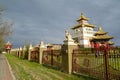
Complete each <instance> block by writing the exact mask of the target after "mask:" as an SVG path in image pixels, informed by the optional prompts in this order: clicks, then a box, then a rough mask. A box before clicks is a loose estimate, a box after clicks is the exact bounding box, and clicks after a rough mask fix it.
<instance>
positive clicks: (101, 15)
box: [0, 0, 120, 46]
mask: <svg viewBox="0 0 120 80" xmlns="http://www.w3.org/2000/svg"><path fill="white" fill-rule="evenodd" d="M0 5H1V6H3V7H4V8H5V11H4V13H3V17H4V18H5V19H6V20H9V21H11V22H13V26H12V28H13V34H12V35H11V36H10V37H9V38H8V39H7V40H9V41H10V42H11V43H12V44H13V45H14V46H21V45H24V44H26V43H28V42H29V43H32V44H38V43H40V41H44V42H45V43H55V44H62V43H63V40H64V36H65V30H66V29H69V30H70V29H71V28H72V27H73V26H74V25H76V24H77V22H76V19H78V18H79V17H80V14H81V12H84V15H85V16H86V17H88V18H90V20H89V23H91V24H94V25H95V26H96V28H95V30H97V28H98V27H99V26H102V28H103V30H104V31H106V32H108V35H110V36H114V39H113V40H112V41H113V42H115V45H120V36H119V34H120V0H0Z"/></svg>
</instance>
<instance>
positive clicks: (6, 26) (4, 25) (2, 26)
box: [0, 8, 12, 51]
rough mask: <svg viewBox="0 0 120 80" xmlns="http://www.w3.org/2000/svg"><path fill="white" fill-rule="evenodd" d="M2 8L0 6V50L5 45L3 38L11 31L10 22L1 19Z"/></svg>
mask: <svg viewBox="0 0 120 80" xmlns="http://www.w3.org/2000/svg"><path fill="white" fill-rule="evenodd" d="M3 11H4V9H3V8H0V51H1V50H3V49H4V47H5V39H6V37H8V36H10V35H11V33H12V23H11V22H9V21H7V20H5V21H4V20H3V19H2V13H3Z"/></svg>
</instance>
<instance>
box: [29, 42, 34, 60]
mask: <svg viewBox="0 0 120 80" xmlns="http://www.w3.org/2000/svg"><path fill="white" fill-rule="evenodd" d="M32 48H33V47H32V44H30V46H29V52H28V60H29V61H30V60H31V51H32Z"/></svg>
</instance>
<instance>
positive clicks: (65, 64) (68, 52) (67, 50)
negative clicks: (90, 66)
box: [62, 34, 77, 74]
mask: <svg viewBox="0 0 120 80" xmlns="http://www.w3.org/2000/svg"><path fill="white" fill-rule="evenodd" d="M66 36H67V37H66V39H65V40H64V44H63V46H62V70H63V71H64V72H67V73H69V74H71V73H72V53H73V49H76V48H77V44H75V43H74V40H73V39H72V38H71V35H70V34H69V35H66Z"/></svg>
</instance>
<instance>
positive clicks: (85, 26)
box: [72, 13, 114, 48]
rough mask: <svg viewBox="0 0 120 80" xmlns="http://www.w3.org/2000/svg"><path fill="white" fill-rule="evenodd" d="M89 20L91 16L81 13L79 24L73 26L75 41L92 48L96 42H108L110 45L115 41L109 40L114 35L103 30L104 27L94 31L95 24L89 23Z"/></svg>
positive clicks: (81, 45)
mask: <svg viewBox="0 0 120 80" xmlns="http://www.w3.org/2000/svg"><path fill="white" fill-rule="evenodd" d="M89 20H90V19H89V18H87V17H86V16H85V15H84V14H83V13H81V16H80V18H78V19H77V22H78V24H77V25H75V26H73V27H72V30H73V33H72V38H73V39H74V41H75V42H77V43H78V44H79V45H80V47H83V48H91V47H93V44H94V43H96V42H100V43H102V42H107V43H108V44H109V45H113V44H114V43H113V42H111V41H109V40H110V39H113V36H108V35H107V33H108V32H105V31H103V30H102V27H99V28H98V31H94V28H95V26H94V25H93V24H89V23H88V21H89Z"/></svg>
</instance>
